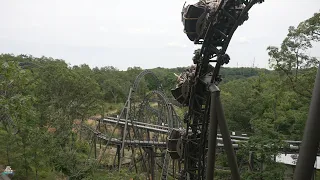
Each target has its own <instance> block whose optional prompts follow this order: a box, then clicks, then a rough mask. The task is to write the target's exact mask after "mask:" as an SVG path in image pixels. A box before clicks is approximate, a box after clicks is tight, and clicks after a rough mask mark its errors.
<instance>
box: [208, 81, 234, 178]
mask: <svg viewBox="0 0 320 180" xmlns="http://www.w3.org/2000/svg"><path fill="white" fill-rule="evenodd" d="M209 91H210V92H211V106H212V107H210V108H211V109H210V124H209V126H210V128H209V137H208V140H209V142H208V148H209V149H208V164H207V172H206V175H207V179H208V180H212V179H213V171H214V170H213V169H214V162H215V158H214V156H215V144H216V137H217V126H216V124H214V123H216V122H217V123H218V125H219V128H220V131H221V135H222V139H223V144H224V148H225V151H226V153H227V159H228V164H229V166H230V170H231V176H232V179H233V180H240V173H239V169H238V164H237V160H236V155H235V153H234V149H233V147H232V142H231V138H230V134H229V129H228V125H227V122H226V120H225V116H224V112H223V108H222V104H221V100H220V90H219V88H218V87H217V86H216V85H215V84H214V83H212V84H211V85H210V86H209ZM212 160H213V161H212ZM209 178H210V179H209Z"/></svg>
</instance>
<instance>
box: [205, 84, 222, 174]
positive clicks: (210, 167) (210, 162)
mask: <svg viewBox="0 0 320 180" xmlns="http://www.w3.org/2000/svg"><path fill="white" fill-rule="evenodd" d="M214 88H216V89H212V91H211V103H210V122H209V137H208V158H207V169H206V179H207V180H213V175H214V166H215V161H216V160H215V158H216V144H217V130H218V119H217V113H216V108H217V93H218V92H219V89H218V88H217V86H215V87H214Z"/></svg>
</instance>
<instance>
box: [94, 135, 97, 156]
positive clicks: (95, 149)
mask: <svg viewBox="0 0 320 180" xmlns="http://www.w3.org/2000/svg"><path fill="white" fill-rule="evenodd" d="M93 148H94V159H97V134H96V133H94V136H93Z"/></svg>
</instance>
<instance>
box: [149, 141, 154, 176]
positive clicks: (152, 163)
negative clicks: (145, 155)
mask: <svg viewBox="0 0 320 180" xmlns="http://www.w3.org/2000/svg"><path fill="white" fill-rule="evenodd" d="M150 160H151V168H150V169H151V180H155V178H154V177H155V176H154V166H155V161H154V146H152V147H151V148H150Z"/></svg>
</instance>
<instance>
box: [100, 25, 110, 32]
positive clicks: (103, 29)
mask: <svg viewBox="0 0 320 180" xmlns="http://www.w3.org/2000/svg"><path fill="white" fill-rule="evenodd" d="M99 30H100V31H101V32H108V31H109V30H108V29H107V28H106V27H104V26H100V28H99Z"/></svg>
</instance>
